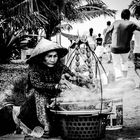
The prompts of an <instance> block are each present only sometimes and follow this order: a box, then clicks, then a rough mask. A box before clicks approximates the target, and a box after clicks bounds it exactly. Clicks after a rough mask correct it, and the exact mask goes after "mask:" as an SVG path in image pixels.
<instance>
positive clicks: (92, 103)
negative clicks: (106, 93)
mask: <svg viewBox="0 0 140 140" xmlns="http://www.w3.org/2000/svg"><path fill="white" fill-rule="evenodd" d="M67 84H68V86H69V88H67V89H66V90H64V91H63V92H62V93H61V95H60V97H58V98H57V99H56V101H57V103H59V107H60V108H61V109H62V110H64V111H90V110H100V109H108V107H109V104H110V101H107V100H104V101H102V102H101V95H100V93H97V92H93V91H92V90H90V89H88V88H85V87H80V86H77V85H75V84H72V83H71V82H69V81H67Z"/></svg>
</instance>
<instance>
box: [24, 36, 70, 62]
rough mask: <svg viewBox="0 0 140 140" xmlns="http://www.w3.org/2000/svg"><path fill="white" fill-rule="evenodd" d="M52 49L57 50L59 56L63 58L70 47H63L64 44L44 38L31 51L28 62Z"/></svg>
mask: <svg viewBox="0 0 140 140" xmlns="http://www.w3.org/2000/svg"><path fill="white" fill-rule="evenodd" d="M50 51H57V53H58V56H59V58H63V57H64V56H65V55H66V54H67V53H68V49H66V48H63V47H62V46H60V45H59V44H57V43H55V42H53V41H50V40H47V39H44V38H42V39H41V40H40V41H39V42H38V44H37V45H36V47H35V48H34V49H33V51H32V52H31V56H30V58H29V59H28V60H27V61H26V63H30V62H32V61H33V60H37V59H38V57H40V56H41V55H44V54H45V53H48V52H50Z"/></svg>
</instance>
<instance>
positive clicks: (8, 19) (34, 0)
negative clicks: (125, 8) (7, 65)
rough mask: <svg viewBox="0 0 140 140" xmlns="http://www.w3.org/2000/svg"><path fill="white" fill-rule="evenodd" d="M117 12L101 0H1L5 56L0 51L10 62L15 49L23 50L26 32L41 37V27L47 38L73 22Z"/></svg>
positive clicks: (0, 34) (2, 52)
mask: <svg viewBox="0 0 140 140" xmlns="http://www.w3.org/2000/svg"><path fill="white" fill-rule="evenodd" d="M115 13H116V10H111V9H108V8H107V5H106V4H105V3H103V2H102V1H101V0H72V1H71V0H18V1H16V0H1V1H0V16H1V19H0V26H1V30H2V32H0V40H1V44H0V48H1V54H6V55H4V57H2V55H1V54H0V61H1V63H3V61H4V62H7V61H8V60H9V59H10V57H11V56H12V55H13V51H15V50H16V52H19V51H20V49H21V46H20V43H21V41H22V40H21V38H22V39H23V38H24V39H25V38H26V37H27V36H26V37H25V36H24V35H25V34H24V33H23V32H24V31H25V32H28V31H29V30H30V31H33V33H31V34H36V36H38V29H39V28H41V27H43V28H44V30H45V32H46V38H47V39H50V38H51V36H53V35H56V33H58V32H60V31H61V30H63V29H71V28H72V27H71V26H70V23H71V22H83V21H84V20H90V19H92V18H95V17H99V16H100V15H107V16H114V15H115ZM62 22H64V23H66V24H62ZM15 33H16V35H15ZM34 41H36V40H34ZM32 45H33V47H34V44H32ZM19 46H20V47H19ZM17 50H18V51H17ZM6 52H8V53H6Z"/></svg>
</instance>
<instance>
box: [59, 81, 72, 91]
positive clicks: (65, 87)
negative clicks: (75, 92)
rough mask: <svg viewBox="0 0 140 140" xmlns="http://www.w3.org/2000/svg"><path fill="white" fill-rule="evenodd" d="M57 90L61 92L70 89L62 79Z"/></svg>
mask: <svg viewBox="0 0 140 140" xmlns="http://www.w3.org/2000/svg"><path fill="white" fill-rule="evenodd" d="M58 88H59V89H60V90H61V91H64V90H66V89H71V87H70V86H69V83H68V81H67V80H66V79H65V78H62V79H61V80H60V82H59V84H58Z"/></svg>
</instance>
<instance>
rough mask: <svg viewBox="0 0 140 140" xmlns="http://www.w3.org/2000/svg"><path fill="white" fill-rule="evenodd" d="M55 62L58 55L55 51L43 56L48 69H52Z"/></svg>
mask: <svg viewBox="0 0 140 140" xmlns="http://www.w3.org/2000/svg"><path fill="white" fill-rule="evenodd" d="M57 60H58V54H57V52H56V51H52V52H49V53H47V54H46V55H45V62H44V63H45V64H46V65H47V66H48V67H54V65H55V64H56V63H57Z"/></svg>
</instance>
